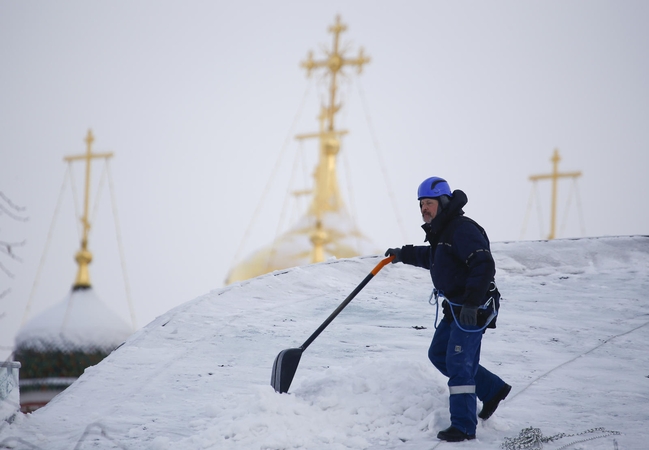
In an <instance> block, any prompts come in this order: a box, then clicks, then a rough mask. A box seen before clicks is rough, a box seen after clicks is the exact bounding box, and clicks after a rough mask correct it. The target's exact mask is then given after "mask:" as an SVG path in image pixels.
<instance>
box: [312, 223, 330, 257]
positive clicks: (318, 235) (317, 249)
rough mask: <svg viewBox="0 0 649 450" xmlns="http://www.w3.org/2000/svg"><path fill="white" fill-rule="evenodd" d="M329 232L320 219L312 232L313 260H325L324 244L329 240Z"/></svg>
mask: <svg viewBox="0 0 649 450" xmlns="http://www.w3.org/2000/svg"><path fill="white" fill-rule="evenodd" d="M328 238H329V234H328V233H327V232H326V231H325V230H324V229H323V228H322V222H321V221H320V220H318V221H317V222H316V224H315V229H314V230H313V231H312V232H311V236H310V239H311V243H312V244H313V252H312V253H311V262H312V263H318V262H322V261H324V246H325V244H326V243H327V242H328V240H329V239H328Z"/></svg>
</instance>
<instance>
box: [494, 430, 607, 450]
mask: <svg viewBox="0 0 649 450" xmlns="http://www.w3.org/2000/svg"><path fill="white" fill-rule="evenodd" d="M591 433H604V434H602V435H599V436H591V437H589V438H585V439H579V440H576V441H573V442H570V443H569V444H566V445H564V446H563V447H560V448H558V449H557V450H564V449H566V448H568V447H570V446H572V445H575V444H579V443H582V442H588V441H592V440H594V439H599V438H604V437H607V436H612V435H619V434H620V432H619V431H610V430H606V429H605V428H603V427H599V428H591V429H589V430H586V431H582V432H581V433H574V434H566V433H559V434H555V435H554V436H547V437H544V436H543V433H541V429H540V428H533V427H528V428H524V429H523V430H521V432H520V433H519V434H518V436H517V437H515V438H508V437H506V438H505V442H503V443H502V445H501V448H503V449H504V450H540V449H542V448H543V444H544V443H548V442H553V441H556V440H559V439H561V438H566V437H576V436H583V435H585V434H591Z"/></svg>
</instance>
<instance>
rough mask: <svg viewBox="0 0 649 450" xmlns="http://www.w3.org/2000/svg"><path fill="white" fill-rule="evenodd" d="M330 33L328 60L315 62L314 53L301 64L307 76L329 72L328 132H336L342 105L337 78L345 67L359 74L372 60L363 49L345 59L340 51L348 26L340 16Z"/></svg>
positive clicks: (310, 53)
mask: <svg viewBox="0 0 649 450" xmlns="http://www.w3.org/2000/svg"><path fill="white" fill-rule="evenodd" d="M329 31H330V32H331V33H333V35H334V42H333V50H332V51H330V52H328V51H327V50H325V54H326V56H327V57H326V59H324V60H321V61H315V60H314V59H313V51H310V52H309V53H308V55H307V60H306V61H304V62H302V63H301V66H302V67H304V68H305V69H306V71H307V76H311V72H312V71H313V70H314V69H317V68H320V67H324V68H326V69H327V70H328V74H329V75H330V76H331V84H330V86H329V105H328V106H327V107H326V112H327V114H326V118H327V122H328V124H327V130H328V131H334V129H335V128H334V115H335V114H336V113H337V112H338V111H339V110H340V106H341V105H337V104H336V93H337V89H338V83H337V77H338V73H339V72H341V71H342V70H343V68H344V67H345V66H356V67H357V68H358V73H359V74H360V73H361V72H362V71H363V65H364V64H367V63H369V62H370V58H369V57H367V56H365V54H364V53H363V47H361V48H360V50H359V52H358V57H356V58H345V54H344V51H343V52H341V50H340V33H342V32H343V31H347V25H345V24H343V23H342V22H341V21H340V16H336V23H335V24H334V25H332V26H331V27H329Z"/></svg>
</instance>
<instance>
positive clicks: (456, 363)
mask: <svg viewBox="0 0 649 450" xmlns="http://www.w3.org/2000/svg"><path fill="white" fill-rule="evenodd" d="M417 196H418V198H419V208H420V210H421V216H422V219H423V220H424V222H425V223H424V224H423V225H422V228H423V229H424V231H425V232H426V241H428V243H429V244H430V246H428V245H426V246H413V245H406V246H404V247H401V248H390V249H388V250H387V251H386V252H385V255H386V256H389V255H394V257H395V258H394V260H393V261H392V263H393V264H394V263H397V262H402V263H404V264H411V265H413V266H418V267H423V268H425V269H428V270H430V275H431V277H432V279H433V285H434V286H435V293H436V295H437V296H438V298H443V299H444V300H443V302H442V308H443V310H444V318H443V319H442V321H441V322H440V324H439V325H438V326H437V330H436V331H435V335H434V336H433V341H432V343H431V345H430V349H429V350H428V358H429V359H430V361H431V362H432V363H433V365H434V366H435V367H436V368H437V369H438V370H439V371H440V372H441V373H443V374H444V375H445V376H447V377H448V386H449V394H450V397H449V409H450V413H451V426H450V427H449V428H447V429H445V430H442V431H440V432H439V433H438V434H437V438H438V439H441V440H444V441H451V442H457V441H464V440H471V439H475V433H476V426H477V424H478V419H477V417H476V403H477V402H476V397H477V398H478V399H480V400H481V401H482V402H483V405H482V410H481V411H480V413H479V414H478V415H477V416H478V417H480V418H481V419H483V420H487V419H488V418H489V417H491V415H492V414H493V413H494V411H495V410H496V408H497V407H498V404H499V403H500V402H501V401H502V400H503V399H505V397H507V394H509V391H510V390H511V386H510V385H508V384H507V383H505V382H504V381H503V380H502V379H500V377H498V376H497V375H495V374H493V373H491V372H489V371H488V370H487V369H485V368H484V367H482V366H481V365H480V364H479V361H480V344H481V341H482V335H483V333H484V330H485V328H495V327H496V320H495V319H496V317H495V315H496V314H497V309H498V306H499V302H500V294H499V293H498V290H497V289H496V285H495V282H494V276H495V274H496V268H495V264H494V260H493V257H492V256H491V251H490V248H489V238H488V237H487V234H486V233H485V231H484V229H483V228H482V227H481V226H480V225H478V224H477V223H476V222H474V221H473V220H471V219H469V218H468V217H465V216H464V211H463V210H462V208H463V207H464V205H466V203H467V201H468V199H467V196H466V194H465V193H464V192H462V191H461V190H455V191H453V192H451V189H450V187H449V185H448V183H447V182H446V180H444V179H442V178H439V177H431V178H428V179H426V180H425V181H424V182H423V183H421V185H420V186H419V189H418V192H417Z"/></svg>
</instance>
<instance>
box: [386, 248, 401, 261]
mask: <svg viewBox="0 0 649 450" xmlns="http://www.w3.org/2000/svg"><path fill="white" fill-rule="evenodd" d="M392 255H394V259H393V260H392V264H395V263H398V262H400V261H401V249H400V248H389V249H387V250H386V251H385V256H392Z"/></svg>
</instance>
